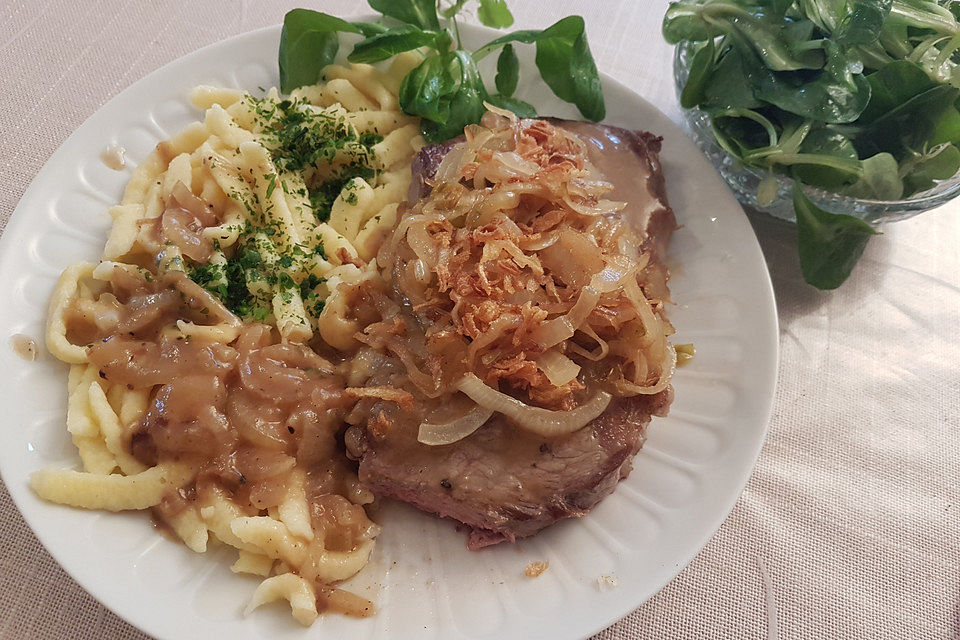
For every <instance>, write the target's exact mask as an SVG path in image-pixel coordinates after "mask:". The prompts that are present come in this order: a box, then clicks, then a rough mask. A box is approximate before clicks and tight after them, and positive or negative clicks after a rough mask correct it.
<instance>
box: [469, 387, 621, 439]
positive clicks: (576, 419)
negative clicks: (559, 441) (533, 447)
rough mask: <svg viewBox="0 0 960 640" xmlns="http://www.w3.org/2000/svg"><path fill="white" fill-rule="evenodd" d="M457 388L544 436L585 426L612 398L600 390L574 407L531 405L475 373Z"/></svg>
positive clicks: (479, 402) (563, 432) (558, 434)
mask: <svg viewBox="0 0 960 640" xmlns="http://www.w3.org/2000/svg"><path fill="white" fill-rule="evenodd" d="M457 388H458V389H459V390H460V391H462V392H463V393H465V394H466V395H468V396H470V398H471V399H472V400H473V401H474V402H476V403H477V404H478V405H480V406H482V407H485V408H487V409H490V410H491V411H496V412H498V413H502V414H503V415H505V416H507V417H508V418H510V419H511V420H513V421H514V422H516V423H517V424H518V425H520V426H521V427H522V428H523V429H526V430H527V431H530V432H532V433H536V434H537V435H541V436H545V437H553V436H561V435H566V434H568V433H573V432H574V431H578V430H580V429H582V428H583V427H585V426H587V424H589V423H590V422H591V421H592V420H594V419H595V418H597V417H598V416H599V415H600V414H601V413H603V412H604V410H605V409H606V408H607V405H609V404H610V400H611V398H612V396H611V395H610V394H609V393H607V392H606V391H597V392H596V393H595V394H594V396H593V397H592V398H591V399H590V400H588V401H587V402H585V403H584V404H582V405H580V406H579V407H577V408H576V409H574V410H572V411H550V410H549V409H542V408H540V407H531V406H530V405H527V404H524V403H523V402H520V401H519V400H517V399H516V398H512V397H510V396H508V395H506V394H505V393H501V392H499V391H497V390H496V389H494V388H492V387H489V386H487V385H486V384H484V383H483V381H482V380H481V379H480V378H478V377H477V376H476V375H474V374H472V373H468V374H467V375H465V376H464V377H463V378H462V379H461V380H460V382H459V383H458V384H457Z"/></svg>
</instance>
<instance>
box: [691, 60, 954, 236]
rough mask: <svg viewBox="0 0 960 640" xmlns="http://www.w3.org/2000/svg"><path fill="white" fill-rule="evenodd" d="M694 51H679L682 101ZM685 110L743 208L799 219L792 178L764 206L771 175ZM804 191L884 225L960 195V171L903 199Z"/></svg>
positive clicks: (828, 207) (780, 181)
mask: <svg viewBox="0 0 960 640" xmlns="http://www.w3.org/2000/svg"><path fill="white" fill-rule="evenodd" d="M695 51H696V50H695V48H694V46H692V45H691V44H689V43H684V44H680V45H679V46H677V48H676V51H675V55H674V59H673V76H674V83H675V86H676V90H677V96H678V97H679V95H680V93H681V91H682V90H683V87H684V86H685V85H686V83H687V77H688V76H689V73H690V62H691V60H692V58H693V54H694V53H695ZM682 111H683V119H684V122H683V126H684V129H686V130H687V133H688V134H690V136H691V137H692V138H693V140H694V142H696V144H697V146H698V147H700V150H701V151H703V153H704V154H706V156H707V157H708V158H709V159H710V161H711V162H712V163H713V165H714V167H716V168H717V170H718V171H719V172H720V175H722V176H723V178H724V180H726V182H727V184H728V185H729V186H730V188H731V189H732V190H733V192H734V194H735V195H736V197H737V199H738V200H739V201H740V203H741V204H743V205H744V206H747V207H750V208H752V209H756V210H757V211H763V212H765V213H769V214H770V215H772V216H776V217H777V218H782V219H784V220H790V221H794V220H796V216H795V214H794V211H793V196H792V191H793V186H794V181H793V180H792V179H791V178H788V177H786V176H781V175H776V176H775V178H776V180H777V189H776V196H775V197H773V199H772V201H771V200H770V197H771V196H770V195H768V196H767V197H766V198H765V201H764V203H762V204H761V203H760V202H758V198H757V195H758V192H759V191H760V187H761V182H763V181H764V180H765V179H769V178H770V176H771V172H769V171H766V170H764V169H759V168H756V167H751V166H748V165H745V164H744V163H743V162H741V161H740V160H739V159H737V158H735V157H734V156H732V155H730V154H729V153H728V152H727V151H725V150H724V149H723V148H721V147H720V145H719V144H717V140H716V138H715V137H714V135H713V128H712V126H711V124H710V117H709V116H708V115H707V114H706V113H705V112H703V111H702V110H700V109H683V110H682ZM803 191H804V193H805V194H806V195H807V197H808V198H810V201H811V202H813V204H815V205H817V206H818V207H820V208H821V209H823V210H825V211H829V212H830V213H844V214H847V215H853V216H856V217H858V218H862V219H863V220H866V221H867V222H869V223H871V224H880V223H885V222H896V221H898V220H905V219H907V218H911V217H913V216H915V215H917V214H918V213H923V212H924V211H929V210H930V209H934V208H936V207H939V206H940V205H942V204H945V203H947V202H949V201H950V200H952V199H953V198H955V197H957V196H958V195H960V173H958V174H957V175H954V176H953V177H952V178H949V179H947V180H941V181H939V182H938V183H937V185H936V186H934V187H933V188H931V189H928V190H926V191H923V192H920V193H916V194H914V195H912V196H910V197H909V198H905V199H902V200H866V199H862V198H854V197H851V196H844V195H840V194H836V193H831V192H829V191H825V190H823V189H818V188H816V187H809V186H804V187H803Z"/></svg>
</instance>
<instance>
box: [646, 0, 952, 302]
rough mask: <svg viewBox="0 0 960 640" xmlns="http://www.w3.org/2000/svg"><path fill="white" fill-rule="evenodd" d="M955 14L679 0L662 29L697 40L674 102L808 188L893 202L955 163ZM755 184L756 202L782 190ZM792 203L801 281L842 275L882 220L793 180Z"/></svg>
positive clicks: (817, 2) (835, 2)
mask: <svg viewBox="0 0 960 640" xmlns="http://www.w3.org/2000/svg"><path fill="white" fill-rule="evenodd" d="M958 15H960V3H957V2H952V1H946V0H945V1H943V2H937V1H935V0H680V1H678V2H672V3H671V4H670V7H669V9H668V10H667V13H666V16H665V17H664V22H663V33H664V36H665V38H666V39H667V41H668V42H670V43H674V44H677V43H682V42H687V43H696V46H697V47H698V48H697V49H696V53H694V55H693V58H692V60H691V64H690V69H689V78H688V80H687V82H686V85H685V86H684V88H683V90H682V93H681V96H680V102H681V105H682V106H683V107H684V108H687V109H691V108H699V109H702V110H703V111H705V112H706V113H707V114H709V115H710V117H711V122H712V125H713V131H714V133H715V136H716V139H717V142H718V143H719V144H720V146H721V147H723V148H724V149H725V150H726V151H727V152H729V153H730V154H732V155H733V156H735V157H736V158H738V159H740V160H741V161H743V162H744V163H745V164H748V165H752V166H755V167H759V168H762V169H766V170H769V171H770V172H771V173H772V174H774V175H786V176H790V177H792V178H794V179H795V180H796V181H797V182H799V183H801V184H804V185H809V186H812V187H817V188H820V189H825V190H828V191H832V192H835V193H839V194H844V195H849V196H853V197H857V198H865V199H872V200H899V199H901V198H905V197H909V196H911V195H913V194H916V193H919V192H922V191H925V190H927V189H930V188H931V187H933V186H934V185H935V184H936V182H937V181H938V180H945V179H947V178H950V177H952V176H953V175H955V174H956V173H957V171H958V170H960V147H958V144H960V110H958V106H960V101H958V96H960V90H958V87H960V23H958V21H957V16H958ZM761 191H762V192H763V193H761V194H758V200H760V201H761V204H765V203H764V202H763V200H764V199H765V198H769V199H772V198H773V197H775V194H776V190H775V189H770V188H769V185H768V186H767V188H766V189H761ZM768 202H769V200H768ZM794 204H795V207H794V208H795V210H796V214H797V224H798V228H799V231H800V233H799V234H798V235H799V243H800V247H799V249H800V258H801V265H802V267H803V273H804V276H805V278H806V280H807V282H809V283H810V284H812V285H814V286H817V287H819V288H823V289H831V288H835V287H837V286H839V285H840V284H841V283H842V282H843V281H844V280H845V279H846V278H847V276H848V275H849V274H850V271H851V270H852V269H853V266H854V264H855V263H856V261H857V259H858V258H859V256H860V254H861V253H862V252H863V248H864V246H865V245H866V243H867V241H868V239H869V237H870V235H872V234H873V233H874V231H873V230H872V229H871V228H870V227H869V225H867V224H866V223H864V222H863V221H862V220H860V219H858V218H855V217H853V216H848V215H839V216H838V215H835V214H829V213H827V212H824V211H821V210H819V209H817V208H816V207H814V206H813V205H812V204H811V203H810V202H809V200H808V199H807V198H806V197H805V196H804V194H803V193H802V191H801V190H799V189H798V190H797V191H796V192H795V197H794Z"/></svg>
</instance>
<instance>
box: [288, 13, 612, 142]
mask: <svg viewBox="0 0 960 640" xmlns="http://www.w3.org/2000/svg"><path fill="white" fill-rule="evenodd" d="M469 2H470V0H455V1H454V2H452V3H451V4H450V5H449V6H447V7H445V8H443V9H440V10H439V11H438V6H439V5H438V3H436V2H435V1H434V0H368V3H369V5H370V6H371V7H372V8H373V9H375V10H377V11H379V12H380V13H381V14H382V15H383V16H385V17H387V18H392V19H393V20H396V21H398V22H400V24H399V25H397V24H396V23H390V24H381V23H369V22H348V21H346V20H342V19H341V18H337V17H335V16H331V15H327V14H325V13H321V12H318V11H311V10H308V9H294V10H293V11H290V12H288V13H287V15H286V16H285V18H284V22H283V32H282V34H281V37H280V51H279V56H278V61H279V66H280V90H281V91H283V92H284V93H289V92H290V91H293V90H294V89H296V88H297V87H301V86H304V85H308V84H314V83H316V82H318V81H319V80H321V74H322V72H323V68H324V67H326V66H327V65H329V64H331V63H332V62H333V61H334V60H335V59H336V56H337V53H338V51H339V43H340V39H339V38H340V36H339V34H340V33H352V34H357V35H360V36H363V39H362V40H361V41H360V42H358V43H357V44H355V45H354V47H353V50H352V51H351V53H350V54H349V55H348V56H347V59H348V60H349V61H350V62H363V63H371V64H372V63H377V62H381V61H383V60H388V59H389V58H391V57H393V56H395V55H397V54H399V53H403V52H406V51H414V50H418V51H421V52H423V55H424V59H423V61H422V62H421V63H420V64H419V65H418V66H417V67H416V68H415V69H414V70H413V71H411V72H410V73H409V74H408V75H407V76H406V77H404V79H403V81H402V83H401V87H400V96H399V101H400V108H401V109H402V110H403V111H404V113H407V114H409V115H415V116H419V117H420V118H421V124H420V128H421V132H422V133H423V135H424V137H425V138H426V139H427V140H428V141H430V142H439V141H442V140H445V139H447V138H450V137H453V136H456V135H459V134H460V133H462V132H463V128H464V127H465V126H466V125H468V124H473V123H476V122H479V120H480V118H481V116H482V115H483V113H484V112H485V110H486V109H485V107H484V102H488V103H490V104H493V105H495V106H498V107H501V108H504V109H510V110H512V111H514V112H515V113H517V114H518V115H520V116H522V117H532V116H534V115H536V110H535V109H534V108H533V106H532V105H529V104H527V103H526V102H524V101H522V100H519V99H518V98H516V97H515V96H514V95H513V94H514V93H515V92H516V90H517V86H518V85H519V82H520V60H519V58H518V56H517V53H516V51H515V50H514V44H532V45H534V46H535V47H536V66H537V70H538V71H539V72H540V75H541V77H542V78H543V80H544V82H545V83H546V84H547V86H548V87H550V89H551V90H552V91H553V92H554V93H555V94H556V95H557V96H558V97H559V98H560V99H562V100H565V101H567V102H571V103H573V104H574V105H576V106H577V108H578V109H579V110H580V112H581V113H582V114H583V116H584V117H586V118H588V119H590V120H594V121H597V120H601V119H603V117H604V115H605V114H606V108H605V105H604V100H603V92H602V89H601V86H600V76H599V73H598V72H597V67H596V64H594V61H593V56H592V54H591V53H590V47H589V45H588V44H587V35H586V29H585V26H584V22H583V18H581V17H579V16H569V17H566V18H563V19H561V20H559V21H557V22H556V23H554V24H553V25H551V26H550V27H548V28H546V29H543V30H522V31H516V32H513V33H509V34H506V35H504V36H502V37H500V38H497V39H495V40H493V41H491V42H488V43H487V44H486V45H484V46H483V47H481V48H480V49H478V50H477V51H473V52H471V51H467V50H465V49H463V48H462V46H461V43H460V35H459V30H458V27H457V15H458V14H459V13H460V11H461V10H463V9H464V7H465V6H466V5H467V4H468V3H469ZM476 2H477V17H478V18H479V19H480V21H481V22H482V23H483V24H485V25H487V26H492V27H497V28H503V27H509V26H510V25H512V24H513V15H512V14H511V13H510V10H509V8H508V7H507V4H506V0H476ZM441 18H442V19H443V21H445V22H446V23H447V24H441ZM498 49H499V50H500V55H499V57H498V59H497V74H496V76H495V78H494V85H495V87H496V91H495V92H494V93H491V92H490V91H489V90H488V88H487V85H486V83H485V82H484V80H483V78H482V77H481V75H480V71H479V69H478V66H477V63H478V62H479V61H480V60H481V59H483V57H485V56H486V55H489V54H490V53H492V52H494V51H497V50H498Z"/></svg>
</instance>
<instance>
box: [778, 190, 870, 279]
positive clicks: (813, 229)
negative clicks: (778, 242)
mask: <svg viewBox="0 0 960 640" xmlns="http://www.w3.org/2000/svg"><path fill="white" fill-rule="evenodd" d="M793 205H794V208H795V209H796V212H797V235H798V239H799V246H800V268H801V270H802V271H803V278H804V280H806V281H807V282H808V283H809V284H812V285H813V286H815V287H817V288H818V289H836V288H837V287H839V286H840V285H841V284H843V281H844V280H846V279H847V277H848V276H849V275H850V272H851V271H853V267H854V266H855V265H856V264H857V260H859V259H860V256H861V254H863V250H864V249H865V248H866V246H867V242H869V240H870V237H871V236H873V235H876V233H877V232H876V231H874V229H873V227H871V226H870V225H869V224H867V223H866V222H864V221H863V220H861V219H860V218H855V217H853V216H848V215H842V214H836V213H828V212H826V211H824V210H823V209H821V208H819V207H817V206H816V205H814V204H813V203H812V202H810V200H809V199H808V198H807V197H806V196H805V195H804V193H803V189H801V188H800V186H799V185H797V186H795V187H794V190H793Z"/></svg>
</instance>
